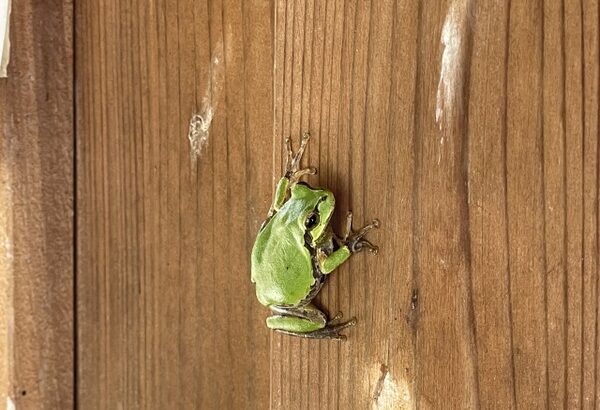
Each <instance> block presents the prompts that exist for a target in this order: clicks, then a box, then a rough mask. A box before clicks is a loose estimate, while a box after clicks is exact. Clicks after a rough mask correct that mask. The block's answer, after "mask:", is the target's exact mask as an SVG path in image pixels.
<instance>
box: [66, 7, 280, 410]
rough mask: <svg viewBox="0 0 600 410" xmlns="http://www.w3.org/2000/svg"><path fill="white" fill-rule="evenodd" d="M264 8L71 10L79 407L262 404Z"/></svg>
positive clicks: (268, 117)
mask: <svg viewBox="0 0 600 410" xmlns="http://www.w3.org/2000/svg"><path fill="white" fill-rule="evenodd" d="M271 13H272V10H271V8H270V5H269V4H265V3H263V2H254V1H252V2H244V4H241V3H238V2H232V1H227V0H225V1H218V2H217V1H214V2H207V3H202V2H194V1H191V0H190V1H188V0H179V1H177V2H175V1H169V0H159V1H156V2H151V3H148V2H143V1H135V2H125V3H123V2H118V1H109V2H97V1H94V2H83V3H78V5H77V24H78V26H77V32H78V48H77V51H78V54H77V56H78V60H77V72H78V73H79V74H78V93H77V101H78V107H79V108H78V118H77V125H78V145H77V152H78V155H79V161H78V181H77V182H78V235H79V238H80V240H79V243H78V292H79V299H78V323H79V327H78V337H79V345H78V355H79V356H80V360H79V363H78V369H77V377H78V386H79V388H78V401H79V403H81V405H82V406H84V407H85V408H257V407H258V408H264V407H266V406H267V403H268V400H269V391H268V389H269V385H268V381H269V378H268V377H269V376H268V375H269V359H268V351H269V334H268V332H267V330H266V328H265V326H264V318H263V314H262V311H261V310H260V308H259V306H258V305H257V303H256V301H255V296H254V289H253V287H252V284H251V283H250V280H249V259H248V254H249V252H250V248H251V246H252V241H253V237H254V234H255V232H256V230H257V229H258V227H259V225H260V223H261V222H262V218H263V217H264V215H265V213H266V210H267V209H268V203H269V195H270V193H271V169H272V164H271V162H270V161H269V160H266V161H265V158H269V154H270V153H271V152H272V141H271V137H270V135H269V134H270V129H271V127H272V91H271V90H272V57H271V56H272V21H271V18H272V17H271V16H272V14H271ZM215 57H217V58H218V59H219V62H218V63H216V64H214V65H213V68H216V70H213V71H211V69H210V66H211V61H213V60H214V58H215ZM219 67H220V70H221V71H219ZM211 73H212V75H213V76H214V78H215V82H212V83H211V82H210V81H209V78H210V76H211ZM207 89H210V90H211V91H212V93H211V94H212V97H213V99H212V101H211V104H212V106H213V107H214V109H215V116H214V119H213V122H212V125H211V127H210V130H209V141H208V144H207V145H206V146H204V147H203V148H202V151H201V154H200V156H199V158H197V159H196V160H192V159H191V155H190V154H191V151H190V143H189V141H188V123H189V121H190V118H191V116H192V113H194V112H199V113H200V114H203V115H204V114H206V113H205V112H202V110H203V107H204V105H203V104H204V103H203V98H204V97H205V93H206V90H207ZM265 153H268V154H267V155H266V156H265Z"/></svg>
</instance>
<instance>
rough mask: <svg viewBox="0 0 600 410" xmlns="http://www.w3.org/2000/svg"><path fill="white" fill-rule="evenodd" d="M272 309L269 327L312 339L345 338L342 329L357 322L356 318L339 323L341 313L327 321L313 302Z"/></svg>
mask: <svg viewBox="0 0 600 410" xmlns="http://www.w3.org/2000/svg"><path fill="white" fill-rule="evenodd" d="M271 310H272V311H273V313H274V314H273V316H270V317H268V318H267V327H269V328H271V329H273V330H275V331H277V332H280V333H284V334H287V335H292V336H298V337H304V338H310V339H337V340H344V339H346V336H345V335H342V334H340V331H341V330H343V329H345V328H347V327H350V326H354V325H355V324H356V319H355V318H353V319H351V320H349V321H347V322H343V323H339V322H338V321H339V319H340V318H341V314H340V313H338V314H337V315H336V316H335V317H334V318H333V319H332V320H330V321H327V317H326V316H325V314H324V313H323V312H321V311H320V310H319V309H317V308H316V307H315V306H314V305H312V304H308V305H305V306H301V307H279V306H272V307H271Z"/></svg>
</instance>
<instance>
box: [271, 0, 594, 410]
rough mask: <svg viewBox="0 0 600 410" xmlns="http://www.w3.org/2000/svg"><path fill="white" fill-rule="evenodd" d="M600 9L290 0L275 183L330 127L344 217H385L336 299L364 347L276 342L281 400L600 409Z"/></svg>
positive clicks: (323, 157)
mask: <svg viewBox="0 0 600 410" xmlns="http://www.w3.org/2000/svg"><path fill="white" fill-rule="evenodd" d="M597 16H598V3H597V1H583V2H581V3H579V2H566V1H565V2H541V1H540V2H527V1H515V0H513V1H512V2H508V3H506V2H505V3H503V2H469V1H458V0H457V1H448V2H437V3H436V2H425V3H421V4H419V3H416V2H407V1H390V2H386V1H381V2H357V1H350V0H348V1H335V2H333V1H332V2H312V1H310V0H307V1H280V2H276V3H275V28H274V33H275V42H274V53H275V55H274V61H275V65H274V67H275V71H274V76H275V77H274V78H275V82H274V87H275V88H274V96H275V107H274V108H275V110H274V117H275V121H274V133H275V150H274V161H273V163H274V169H273V174H274V175H273V177H274V178H278V177H279V176H280V173H281V169H282V167H283V151H282V150H283V139H284V138H285V137H286V136H288V135H292V137H295V138H299V134H300V133H301V132H302V131H310V132H311V133H312V135H313V136H314V138H313V140H312V141H311V144H312V145H311V147H310V149H309V154H308V156H307V157H308V159H307V161H306V163H310V164H311V165H315V166H317V167H318V168H319V171H320V173H319V175H318V176H317V177H312V178H311V179H310V182H311V183H313V184H315V185H323V186H327V187H329V188H331V189H333V191H334V193H335V194H336V198H337V206H338V208H339V213H338V216H337V217H336V218H334V226H335V227H336V228H338V229H339V228H340V220H341V219H342V218H341V216H343V214H344V212H345V210H347V209H350V208H351V209H353V210H354V212H355V215H356V217H357V222H362V221H366V220H369V219H370V218H373V217H378V218H380V219H381V221H382V225H383V226H382V229H380V230H379V231H378V232H376V233H374V234H373V235H372V238H373V241H374V242H376V243H378V244H380V245H381V252H380V254H379V255H378V256H377V257H376V258H375V257H372V256H371V255H359V256H355V257H353V258H352V260H351V261H350V262H348V263H347V264H346V265H344V266H343V267H341V268H340V269H339V270H338V271H337V272H335V273H334V274H333V275H332V276H331V277H330V279H329V282H328V284H327V285H326V286H325V287H324V288H323V290H322V291H321V293H320V295H319V296H318V302H319V304H320V305H322V306H323V307H324V308H326V310H328V311H329V312H330V313H335V312H337V311H338V310H342V311H343V312H344V313H345V314H346V316H347V317H348V316H357V317H358V320H359V323H358V325H357V327H356V328H353V329H349V330H348V332H347V333H348V336H349V338H348V341H347V342H346V343H341V344H336V343H330V342H315V341H307V340H296V339H292V338H288V337H282V336H279V335H276V334H274V335H273V336H272V345H271V363H272V372H271V405H272V407H273V408H306V407H309V408H349V407H352V408H365V407H373V408H479V407H481V408H488V407H498V408H516V407H521V408H546V407H550V408H564V407H568V408H571V407H579V406H582V407H584V408H595V406H596V403H597V400H598V398H597V397H596V396H597V395H598V387H597V386H598V383H597V378H598V370H597V369H598V366H597V357H598V350H599V349H598V346H599V345H600V343H599V342H598V339H597V318H598V309H599V308H598V302H597V297H598V293H597V283H598V262H597V261H598V224H599V222H598V202H597V198H598V172H597V170H598V137H597V135H598V108H597V106H598V101H597V99H598V58H597V54H598V19H597ZM300 38H303V39H304V41H300V40H299V39H300ZM445 59H446V60H445ZM306 62H309V64H310V70H307V69H306V66H304V68H303V70H300V69H299V67H298V66H299V64H302V63H304V64H306ZM299 74H300V75H301V77H300V78H299V77H298V76H299ZM298 83H300V84H302V86H299V85H298ZM307 84H309V85H307ZM299 93H300V94H299ZM298 124H299V125H300V129H297V127H298Z"/></svg>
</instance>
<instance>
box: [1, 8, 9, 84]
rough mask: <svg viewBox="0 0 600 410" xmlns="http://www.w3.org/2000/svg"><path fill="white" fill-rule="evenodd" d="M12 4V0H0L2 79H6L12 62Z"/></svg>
mask: <svg viewBox="0 0 600 410" xmlns="http://www.w3.org/2000/svg"><path fill="white" fill-rule="evenodd" d="M10 2H11V0H0V77H6V75H7V73H6V68H7V67H8V61H9V60H10V38H9V35H8V34H9V24H8V23H9V21H10Z"/></svg>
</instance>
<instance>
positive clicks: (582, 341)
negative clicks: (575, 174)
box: [579, 0, 586, 406]
mask: <svg viewBox="0 0 600 410" xmlns="http://www.w3.org/2000/svg"><path fill="white" fill-rule="evenodd" d="M583 7H584V6H583V0H580V1H579V19H580V33H579V35H580V53H581V72H580V76H581V95H580V99H581V162H582V164H581V204H580V206H581V276H580V278H579V280H580V281H581V286H580V288H581V311H580V312H579V315H580V318H579V320H580V321H581V328H580V330H579V340H580V345H581V346H580V353H579V354H580V358H579V362H580V363H581V368H580V371H581V377H580V378H579V397H580V400H581V405H582V406H583V405H584V400H585V397H584V391H583V385H584V379H585V364H584V363H585V362H584V356H585V332H584V330H585V322H584V320H585V300H586V298H585V279H584V276H585V274H586V271H585V266H586V260H585V231H586V218H585V216H586V215H585V213H586V212H585V211H586V207H585V180H586V178H585V145H586V144H585V141H586V138H585V134H586V132H585V120H586V116H585V35H584V18H583Z"/></svg>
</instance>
